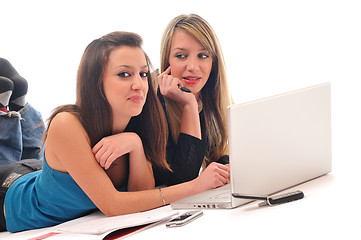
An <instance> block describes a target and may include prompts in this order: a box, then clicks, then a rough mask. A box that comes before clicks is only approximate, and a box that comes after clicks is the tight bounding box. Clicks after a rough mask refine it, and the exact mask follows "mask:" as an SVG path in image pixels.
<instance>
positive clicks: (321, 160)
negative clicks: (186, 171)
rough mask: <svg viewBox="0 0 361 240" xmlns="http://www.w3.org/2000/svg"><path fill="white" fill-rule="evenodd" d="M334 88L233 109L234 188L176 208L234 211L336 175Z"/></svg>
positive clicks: (197, 197)
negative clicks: (258, 199)
mask: <svg viewBox="0 0 361 240" xmlns="http://www.w3.org/2000/svg"><path fill="white" fill-rule="evenodd" d="M330 95H331V89H330V83H323V84H320V85H316V86H312V87H308V88H304V89H300V90H296V91H292V92H288V93H284V94H280V95H276V96H273V97H268V98H263V99H260V100H256V101H252V102H247V103H243V104H235V105H231V106H229V107H228V129H229V139H228V142H229V159H230V169H231V183H230V184H228V185H225V186H223V187H220V188H217V189H212V190H209V191H206V192H203V193H200V194H197V195H194V196H191V197H188V198H184V199H182V200H179V201H176V202H174V203H172V204H171V206H172V208H174V209H187V208H234V207H237V206H239V205H243V204H245V203H248V202H250V201H252V200H247V199H239V198H234V197H232V193H238V194H241V195H246V196H247V195H248V196H267V195H270V194H273V193H276V192H279V191H282V190H285V189H287V188H290V187H292V186H295V185H298V184H301V183H304V182H306V181H309V180H312V179H314V178H317V177H320V176H322V175H325V174H327V173H329V172H330V171H331V168H332V157H331V96H330Z"/></svg>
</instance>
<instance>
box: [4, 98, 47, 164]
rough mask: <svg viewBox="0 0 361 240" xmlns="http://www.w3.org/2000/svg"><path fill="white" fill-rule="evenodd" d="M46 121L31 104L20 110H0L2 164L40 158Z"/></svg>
mask: <svg viewBox="0 0 361 240" xmlns="http://www.w3.org/2000/svg"><path fill="white" fill-rule="evenodd" d="M43 133H44V122H43V119H42V117H41V114H40V112H38V111H37V110H36V109H34V108H33V107H32V106H31V105H30V104H27V105H26V106H25V107H24V108H22V109H20V110H19V111H18V112H9V113H5V112H2V111H0V165H6V164H11V163H15V162H17V161H19V160H21V159H28V158H36V159H40V157H41V155H40V151H41V145H42V143H41V140H42V137H43Z"/></svg>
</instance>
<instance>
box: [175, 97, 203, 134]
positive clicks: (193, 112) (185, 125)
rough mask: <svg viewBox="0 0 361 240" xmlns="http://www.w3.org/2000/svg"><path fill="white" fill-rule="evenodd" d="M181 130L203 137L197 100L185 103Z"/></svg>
mask: <svg viewBox="0 0 361 240" xmlns="http://www.w3.org/2000/svg"><path fill="white" fill-rule="evenodd" d="M180 132H181V133H185V134H188V135H191V136H194V137H196V138H198V139H202V134H201V125H200V120H199V113H198V104H197V102H195V103H191V104H186V105H184V107H183V113H182V118H181V125H180Z"/></svg>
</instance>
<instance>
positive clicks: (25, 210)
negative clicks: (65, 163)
mask: <svg viewBox="0 0 361 240" xmlns="http://www.w3.org/2000/svg"><path fill="white" fill-rule="evenodd" d="M4 203H5V220H6V228H7V230H8V231H9V232H18V231H22V230H28V229H35V228H42V227H48V226H53V225H56V224H59V223H62V222H65V221H68V220H71V219H74V218H77V217H81V216H84V215H86V214H88V213H89V212H91V211H93V210H94V209H96V206H95V205H94V203H93V202H92V201H91V200H90V199H89V197H88V196H87V195H86V194H85V193H84V192H83V190H82V189H81V188H80V187H79V186H78V184H77V183H76V182H75V181H74V180H73V178H72V177H71V176H70V175H69V174H68V173H63V172H58V171H55V170H53V169H52V168H50V167H49V165H48V164H47V162H46V160H45V157H43V169H42V170H40V171H37V172H33V173H29V174H26V175H24V176H21V177H20V178H18V179H17V180H16V181H15V182H14V183H13V184H11V186H10V188H9V189H8V191H7V192H6V195H5V202H4Z"/></svg>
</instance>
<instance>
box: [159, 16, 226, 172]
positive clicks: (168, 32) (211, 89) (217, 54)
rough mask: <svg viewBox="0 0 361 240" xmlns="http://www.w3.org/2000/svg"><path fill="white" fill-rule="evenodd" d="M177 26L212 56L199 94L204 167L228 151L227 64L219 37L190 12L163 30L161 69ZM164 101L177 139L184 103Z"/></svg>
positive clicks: (205, 22) (166, 65) (164, 67)
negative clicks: (203, 124)
mask: <svg viewBox="0 0 361 240" xmlns="http://www.w3.org/2000/svg"><path fill="white" fill-rule="evenodd" d="M177 29H182V30H184V31H186V32H188V33H190V34H191V35H192V36H193V37H195V38H196V39H197V40H198V41H199V42H200V43H201V44H202V46H203V47H204V48H205V49H206V50H207V51H208V52H209V53H210V54H211V56H212V59H213V63H212V70H211V73H210V75H209V78H208V81H207V83H206V85H205V86H204V87H203V89H202V90H201V94H200V98H201V100H202V103H203V111H204V117H205V125H206V129H207V131H206V136H202V138H205V139H207V141H208V143H209V148H208V151H207V153H206V156H205V159H204V161H203V167H206V166H208V165H209V164H210V163H211V162H213V161H216V160H218V159H219V158H220V157H221V156H223V155H226V154H228V144H227V141H228V134H227V106H228V105H230V104H231V103H232V102H233V101H232V97H231V95H230V92H229V88H228V82H227V76H226V67H225V63H224V58H223V53H222V50H221V47H220V44H219V41H218V38H217V36H216V34H215V32H214V31H213V29H212V27H211V26H210V25H209V23H208V22H207V21H206V20H204V19H203V18H202V17H200V16H198V15H196V14H190V15H179V16H177V17H175V18H174V19H173V20H172V21H170V22H169V24H168V26H167V27H166V29H165V30H164V32H163V36H162V41H161V49H160V58H161V59H160V66H161V72H163V71H165V70H166V69H167V68H168V66H169V54H170V47H171V42H172V38H173V34H174V32H175V31H176V30H177ZM165 104H166V113H167V115H168V121H169V126H170V129H169V130H170V132H171V134H172V138H173V140H174V141H175V142H177V139H178V136H179V129H180V121H181V116H182V110H183V106H182V105H180V104H178V103H176V102H175V101H172V100H170V99H167V98H166V99H165Z"/></svg>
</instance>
